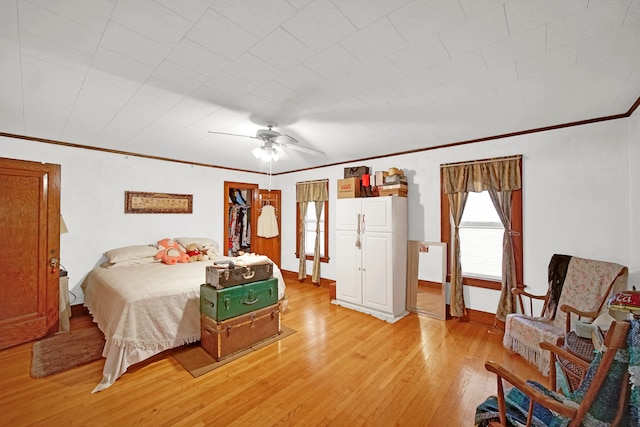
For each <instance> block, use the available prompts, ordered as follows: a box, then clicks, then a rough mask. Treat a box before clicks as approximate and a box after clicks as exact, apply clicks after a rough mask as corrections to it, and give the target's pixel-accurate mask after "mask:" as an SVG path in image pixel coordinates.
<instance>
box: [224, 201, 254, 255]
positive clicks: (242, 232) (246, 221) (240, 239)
mask: <svg viewBox="0 0 640 427" xmlns="http://www.w3.org/2000/svg"><path fill="white" fill-rule="evenodd" d="M249 209H250V208H249V207H248V206H237V205H235V206H232V207H231V208H230V209H229V244H228V246H227V247H228V248H229V252H228V255H229V256H237V255H238V253H239V252H240V251H245V252H249V251H250V250H251V221H250V218H251V217H250V213H249Z"/></svg>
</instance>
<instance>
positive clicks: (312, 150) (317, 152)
mask: <svg viewBox="0 0 640 427" xmlns="http://www.w3.org/2000/svg"><path fill="white" fill-rule="evenodd" d="M286 147H287V148H291V149H292V150H298V151H302V152H303V153H308V154H313V155H314V156H321V157H325V156H326V155H327V154H326V153H325V152H324V151H320V150H316V149H315V148H309V147H305V146H303V145H297V144H291V145H287V146H286Z"/></svg>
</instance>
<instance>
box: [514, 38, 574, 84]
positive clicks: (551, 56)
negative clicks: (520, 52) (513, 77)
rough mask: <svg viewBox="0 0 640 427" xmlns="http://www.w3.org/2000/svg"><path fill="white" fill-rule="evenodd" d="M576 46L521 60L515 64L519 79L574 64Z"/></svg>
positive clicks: (572, 45)
mask: <svg viewBox="0 0 640 427" xmlns="http://www.w3.org/2000/svg"><path fill="white" fill-rule="evenodd" d="M578 48H579V45H578V44H571V45H566V46H562V47H559V48H557V49H553V50H549V51H547V52H545V53H543V54H541V55H537V56H532V57H529V58H525V59H522V60H520V61H518V62H517V63H516V67H517V69H518V76H519V78H520V79H529V78H532V77H536V76H541V75H544V74H545V73H547V72H549V71H551V70H555V69H560V68H564V67H566V66H569V65H571V64H575V63H576V58H577V56H578Z"/></svg>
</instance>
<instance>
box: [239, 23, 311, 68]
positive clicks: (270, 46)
mask: <svg viewBox="0 0 640 427" xmlns="http://www.w3.org/2000/svg"><path fill="white" fill-rule="evenodd" d="M250 52H251V53H252V54H253V55H255V56H256V57H258V58H260V59H262V60H263V61H264V62H266V63H269V64H271V65H273V66H274V67H276V68H278V69H280V70H282V71H287V70H289V69H290V68H293V67H294V66H296V65H298V64H300V63H301V62H302V61H304V60H305V59H307V58H309V57H311V55H313V51H312V50H311V49H309V48H308V47H307V46H305V45H304V44H303V43H302V42H300V40H297V39H296V38H294V37H293V36H292V35H291V34H289V33H287V32H286V31H284V30H283V29H282V28H278V29H276V30H275V31H273V32H272V33H271V34H269V35H268V36H266V37H265V38H264V39H262V40H261V41H260V42H259V43H257V44H256V45H255V46H254V47H252V48H251V50H250Z"/></svg>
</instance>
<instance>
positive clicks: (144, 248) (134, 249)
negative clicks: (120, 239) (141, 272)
mask: <svg viewBox="0 0 640 427" xmlns="http://www.w3.org/2000/svg"><path fill="white" fill-rule="evenodd" d="M157 253H158V247H157V246H156V245H136V246H123V247H121V248H116V249H111V250H109V251H107V252H105V253H104V256H106V257H107V261H109V263H110V264H115V263H118V262H123V261H131V260H136V259H140V258H148V257H154V256H155V255H156V254H157Z"/></svg>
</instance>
